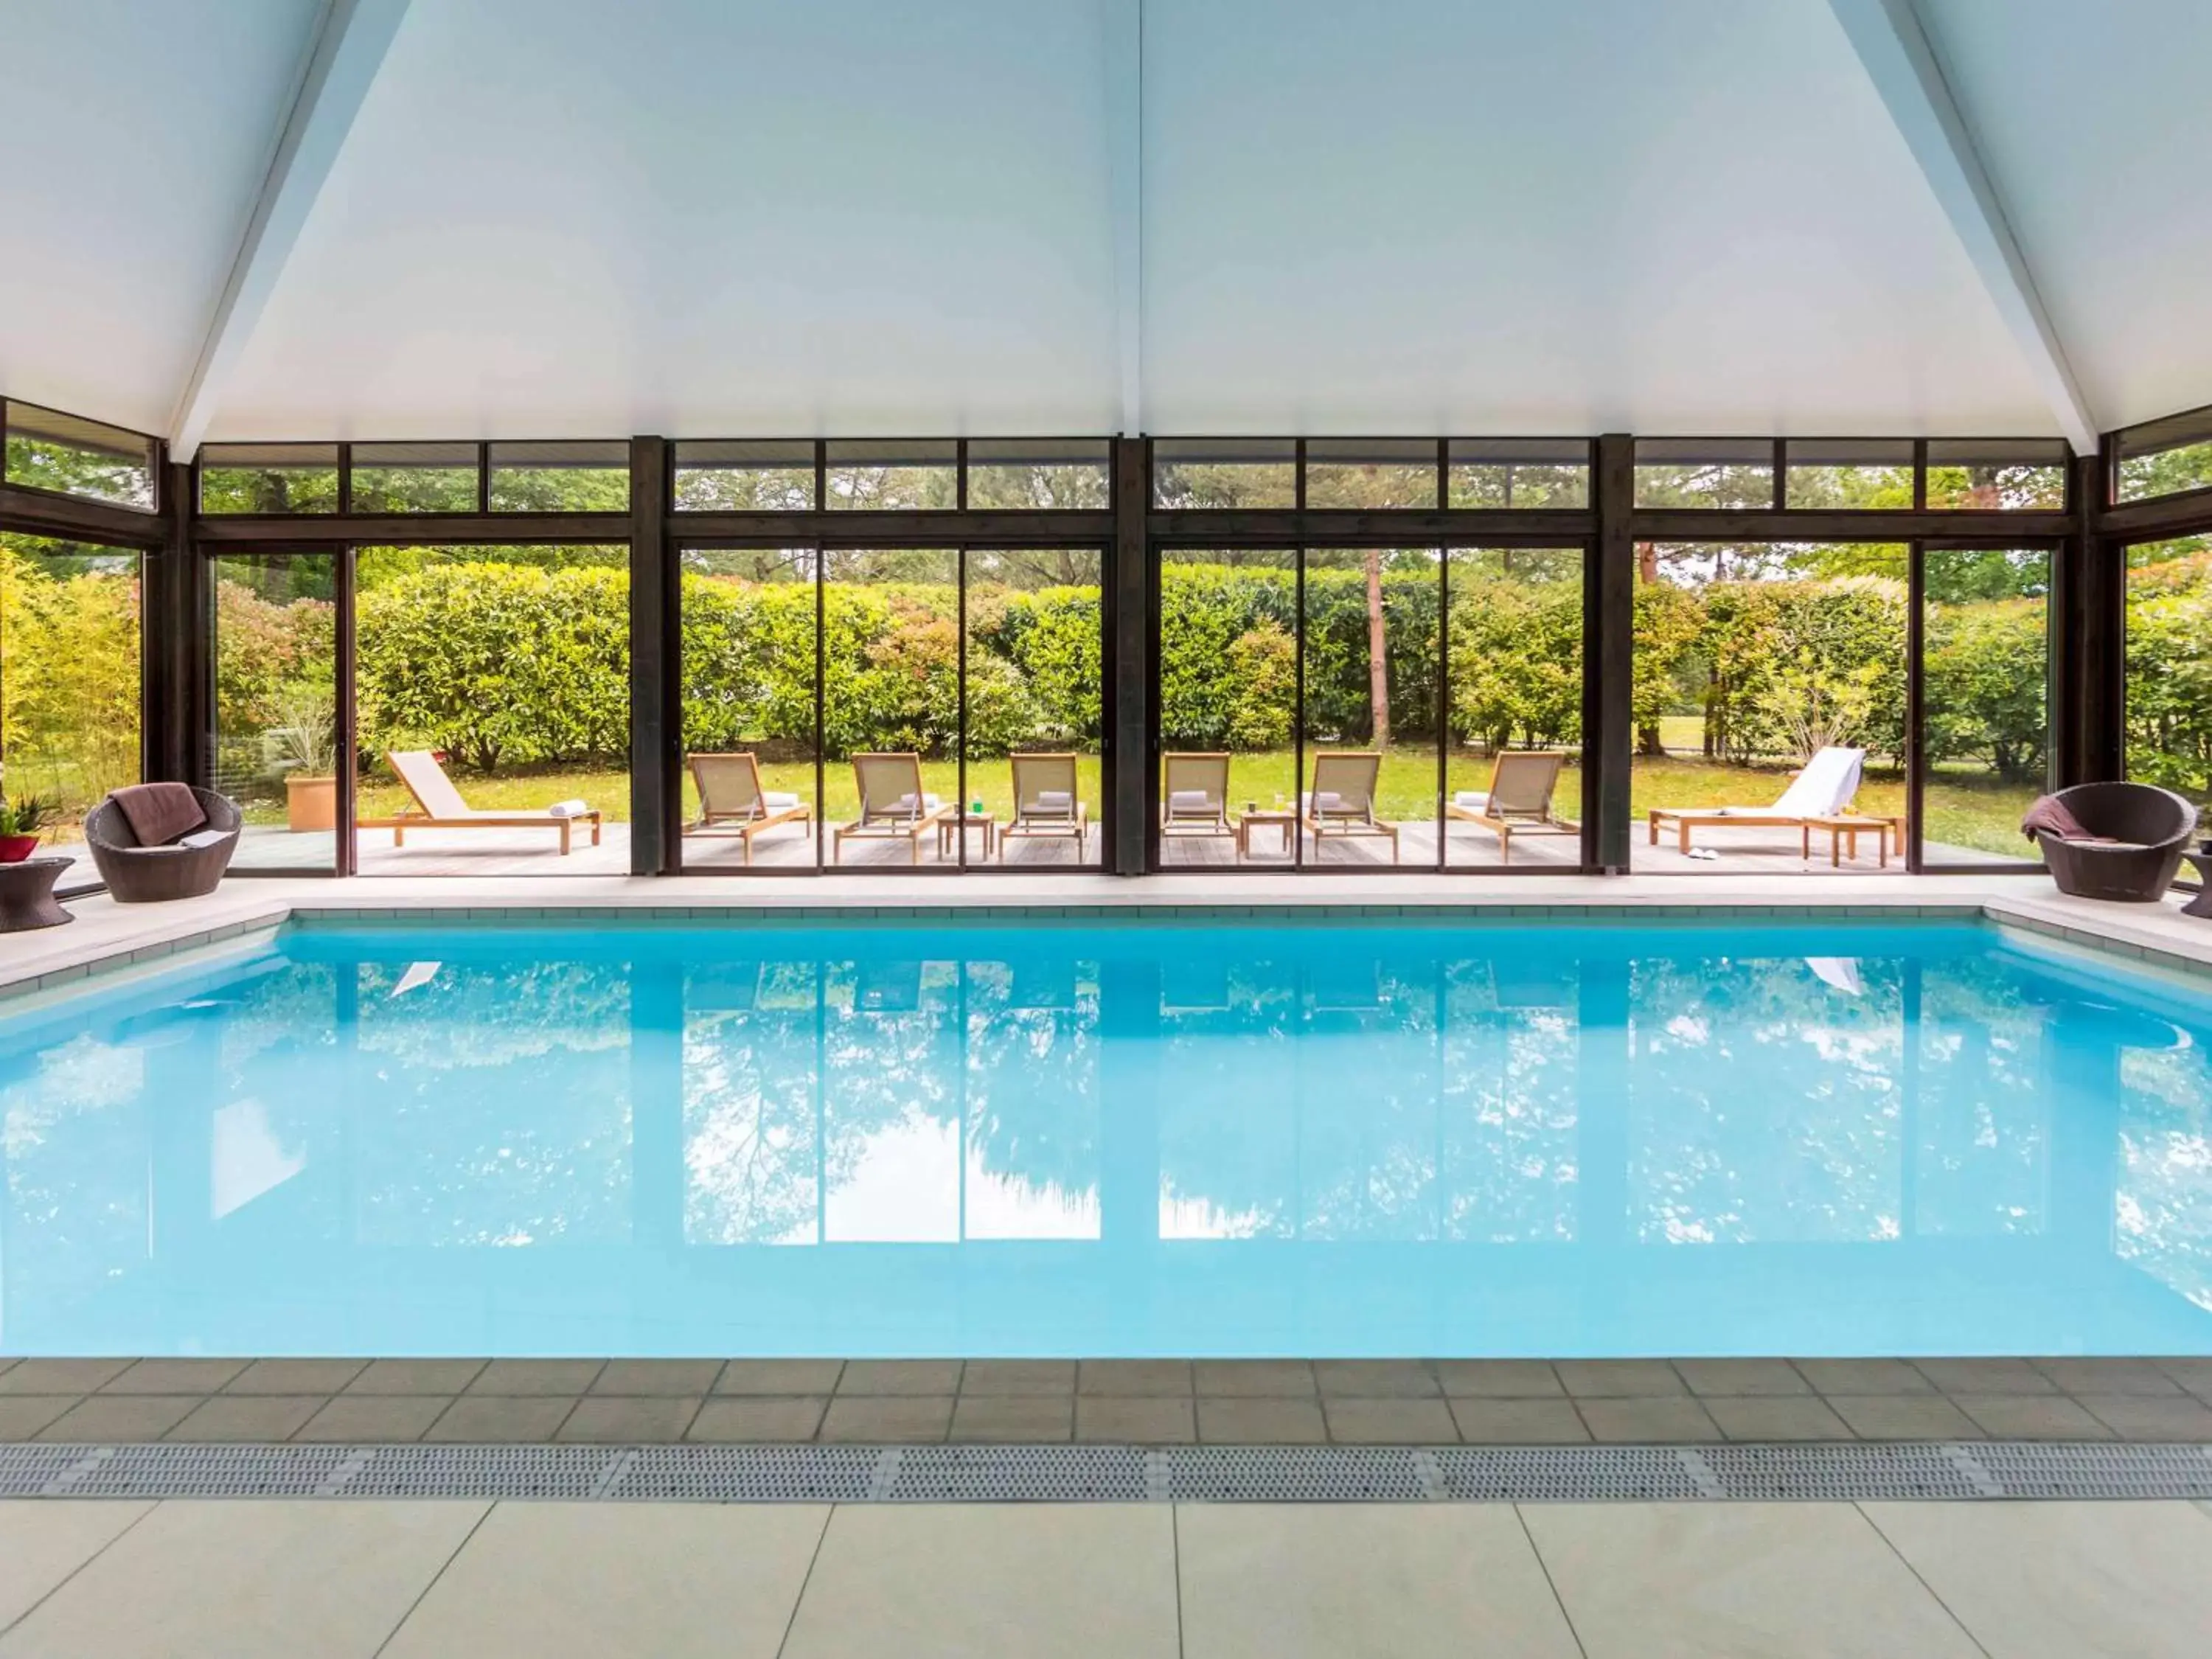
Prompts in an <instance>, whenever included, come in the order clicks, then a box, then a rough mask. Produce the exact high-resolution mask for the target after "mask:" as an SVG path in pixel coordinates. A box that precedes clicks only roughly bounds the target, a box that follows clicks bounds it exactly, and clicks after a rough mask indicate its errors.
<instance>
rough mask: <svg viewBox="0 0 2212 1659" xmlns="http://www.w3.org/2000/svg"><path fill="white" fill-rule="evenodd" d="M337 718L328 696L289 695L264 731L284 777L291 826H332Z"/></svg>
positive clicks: (274, 765) (267, 749)
mask: <svg viewBox="0 0 2212 1659" xmlns="http://www.w3.org/2000/svg"><path fill="white" fill-rule="evenodd" d="M261 742H262V747H263V750H264V754H265V756H266V757H267V760H268V763H269V768H270V770H271V771H273V772H276V773H278V774H280V775H282V776H283V780H284V824H285V828H287V829H295V830H312V829H336V828H337V821H338V779H337V764H338V757H337V720H336V718H335V715H334V712H333V710H332V709H331V704H330V701H329V699H328V698H326V697H323V696H316V695H313V694H312V693H308V694H303V695H301V696H295V697H292V698H290V699H289V700H287V702H285V703H284V705H283V708H281V709H279V710H278V715H277V723H276V725H274V726H270V728H269V730H268V731H267V732H264V734H263V735H262V739H261Z"/></svg>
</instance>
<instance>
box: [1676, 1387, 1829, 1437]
mask: <svg viewBox="0 0 2212 1659" xmlns="http://www.w3.org/2000/svg"><path fill="white" fill-rule="evenodd" d="M1699 1404H1700V1405H1702V1406H1704V1407H1705V1413H1706V1414H1707V1415H1708V1416H1710V1417H1711V1419H1713V1421H1714V1422H1716V1423H1717V1424H1719V1425H1720V1430H1721V1432H1722V1433H1723V1434H1724V1435H1726V1436H1727V1437H1729V1439H1731V1440H1849V1439H1850V1438H1851V1431H1850V1427H1849V1425H1846V1424H1845V1423H1844V1419H1842V1418H1840V1417H1838V1416H1837V1415H1836V1414H1835V1413H1833V1412H1832V1411H1830V1410H1829V1409H1828V1407H1827V1406H1826V1404H1825V1403H1824V1402H1822V1401H1820V1400H1816V1399H1814V1397H1813V1396H1812V1395H1805V1396H1804V1397H1802V1399H1796V1400H1786V1399H1778V1398H1771V1397H1769V1398H1759V1399H1754V1398H1748V1397H1744V1396H1736V1397H1733V1398H1727V1399H1723V1398H1719V1397H1714V1398H1711V1399H1706V1400H1703V1401H1699Z"/></svg>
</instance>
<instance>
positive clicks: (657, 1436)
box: [553, 1395, 700, 1446]
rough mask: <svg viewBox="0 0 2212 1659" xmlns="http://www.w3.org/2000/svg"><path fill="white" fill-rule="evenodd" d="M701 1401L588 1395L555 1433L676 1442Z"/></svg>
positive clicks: (619, 1441)
mask: <svg viewBox="0 0 2212 1659" xmlns="http://www.w3.org/2000/svg"><path fill="white" fill-rule="evenodd" d="M699 1405H700V1402H699V1401H697V1400H662V1399H659V1398H647V1397H646V1396H643V1395H615V1396H610V1397H608V1398H605V1399H596V1398H590V1397H586V1399H585V1400H583V1401H581V1402H580V1403H579V1404H578V1405H577V1407H576V1409H575V1410H574V1411H573V1412H570V1413H568V1416H567V1417H566V1418H564V1419H562V1423H561V1426H560V1427H559V1428H558V1429H557V1430H556V1431H554V1435H553V1437H554V1438H555V1439H556V1440H570V1441H592V1442H596V1443H599V1444H601V1445H611V1446H672V1445H674V1444H675V1443H677V1442H678V1441H679V1440H681V1439H683V1438H684V1431H685V1430H686V1429H688V1428H690V1426H691V1419H693V1418H695V1417H696V1416H697V1415H698V1414H699Z"/></svg>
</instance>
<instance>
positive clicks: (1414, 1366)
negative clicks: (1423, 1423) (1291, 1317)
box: [1314, 1359, 1443, 1400]
mask: <svg viewBox="0 0 2212 1659" xmlns="http://www.w3.org/2000/svg"><path fill="white" fill-rule="evenodd" d="M1314 1380H1315V1382H1316V1383H1319V1384H1320V1385H1321V1391H1322V1396H1323V1397H1324V1398H1327V1399H1336V1398H1343V1399H1347V1400H1433V1399H1435V1398H1437V1396H1438V1395H1441V1394H1443V1385H1442V1384H1441V1383H1438V1382H1437V1372H1436V1367H1435V1366H1433V1365H1431V1364H1428V1363H1427V1362H1426V1361H1425V1360H1419V1359H1317V1360H1316V1361H1315V1362H1314Z"/></svg>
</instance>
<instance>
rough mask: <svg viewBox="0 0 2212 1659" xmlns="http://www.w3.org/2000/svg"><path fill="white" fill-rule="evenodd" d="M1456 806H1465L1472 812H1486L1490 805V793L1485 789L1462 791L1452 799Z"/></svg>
mask: <svg viewBox="0 0 2212 1659" xmlns="http://www.w3.org/2000/svg"><path fill="white" fill-rule="evenodd" d="M1452 805H1454V806H1464V807H1465V808H1467V810H1468V811H1470V812H1480V811H1486V809H1487V808H1488V807H1489V805H1490V793H1489V792H1488V791H1487V790H1483V789H1462V790H1461V791H1459V793H1456V794H1455V795H1454V796H1453V797H1452Z"/></svg>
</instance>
